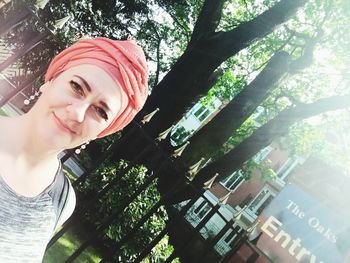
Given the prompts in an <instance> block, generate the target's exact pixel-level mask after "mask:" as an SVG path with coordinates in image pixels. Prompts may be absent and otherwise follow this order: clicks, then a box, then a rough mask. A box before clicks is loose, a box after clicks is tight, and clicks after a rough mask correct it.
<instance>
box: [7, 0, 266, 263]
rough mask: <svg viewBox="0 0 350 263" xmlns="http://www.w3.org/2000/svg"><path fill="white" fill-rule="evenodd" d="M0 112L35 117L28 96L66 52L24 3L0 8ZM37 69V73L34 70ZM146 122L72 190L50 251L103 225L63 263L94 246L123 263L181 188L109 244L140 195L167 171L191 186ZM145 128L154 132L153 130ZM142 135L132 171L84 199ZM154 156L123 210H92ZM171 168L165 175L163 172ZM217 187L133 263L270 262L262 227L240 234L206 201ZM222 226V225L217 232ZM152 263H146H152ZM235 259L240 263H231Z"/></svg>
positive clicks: (231, 218)
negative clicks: (257, 239)
mask: <svg viewBox="0 0 350 263" xmlns="http://www.w3.org/2000/svg"><path fill="white" fill-rule="evenodd" d="M0 8H1V9H0V14H2V15H1V17H0V21H1V22H0V36H1V39H0V96H1V97H0V98H1V100H0V107H1V109H3V110H4V111H6V112H7V114H9V115H15V114H23V113H25V112H26V111H28V110H29V109H30V107H26V106H25V105H24V104H23V100H24V99H25V98H27V97H28V96H30V94H31V93H32V91H33V89H35V86H38V85H39V84H40V81H41V80H42V76H43V74H44V73H45V70H46V69H47V66H48V61H50V58H52V57H53V56H54V55H55V53H57V52H58V51H59V50H60V49H62V48H63V47H64V45H62V44H61V43H59V41H58V39H57V38H56V37H55V34H54V33H53V32H52V31H51V30H50V29H49V28H48V27H47V26H46V25H45V24H44V23H43V22H42V21H41V19H40V18H39V17H38V16H37V14H36V11H35V9H34V8H32V7H28V5H27V4H25V3H24V2H22V1H8V0H7V1H0ZM31 63H32V64H33V65H35V66H32V65H31ZM143 125H144V123H143V122H136V121H134V122H132V123H131V124H130V126H129V127H128V129H125V131H124V132H123V134H122V135H121V137H120V138H118V139H115V140H114V141H112V142H111V144H110V145H109V146H108V147H107V150H105V151H103V152H101V154H100V155H99V158H98V159H97V160H94V161H92V163H91V165H90V166H89V167H88V168H84V173H83V174H82V175H80V176H79V177H78V178H77V179H76V180H75V181H74V182H73V186H74V187H75V190H76V193H77V197H78V199H77V208H76V210H75V212H74V214H73V215H72V217H71V218H70V219H69V220H68V221H67V222H66V223H65V224H64V225H63V227H62V228H61V229H60V230H59V231H58V232H57V233H56V234H55V236H54V237H53V238H52V240H51V241H50V243H49V244H48V247H47V249H48V250H49V249H51V248H52V247H53V246H54V245H55V244H56V243H57V242H59V240H60V238H62V236H64V234H66V233H67V232H68V231H70V230H71V229H73V228H75V227H76V226H77V225H81V224H82V222H84V221H86V215H87V214H89V215H90V217H92V218H93V217H94V216H95V217H96V216H98V217H99V219H100V224H99V225H98V226H96V225H93V224H92V227H91V226H90V228H89V230H88V236H87V238H86V239H85V240H83V241H82V242H81V243H79V245H78V246H77V247H76V249H75V250H74V252H72V253H71V254H70V255H68V257H66V258H62V262H73V261H74V262H82V261H81V260H80V259H79V258H80V256H81V255H82V254H83V253H84V251H86V249H87V248H88V247H90V246H92V247H94V246H96V243H100V247H99V248H98V249H99V251H100V254H101V255H100V258H101V259H100V262H120V261H122V260H121V259H120V257H119V253H120V249H121V248H122V247H123V246H125V244H127V243H130V242H131V243H132V242H133V239H134V238H135V235H136V233H137V232H138V231H139V230H140V229H141V228H142V227H143V225H144V224H145V223H146V222H147V221H148V220H149V219H150V218H152V217H153V216H154V215H155V214H156V213H157V211H159V209H164V206H165V204H166V203H167V200H169V198H170V197H171V196H172V194H173V190H174V189H176V187H177V184H175V185H174V186H173V187H172V189H170V190H169V191H168V192H167V193H163V194H162V195H161V196H160V197H159V198H158V199H157V200H156V201H154V203H153V204H152V205H151V206H150V207H149V208H148V210H146V211H144V213H143V215H142V216H141V217H140V218H139V219H138V221H137V222H134V223H133V225H132V227H130V228H129V229H128V230H127V231H126V233H124V234H123V235H122V236H120V237H119V238H118V239H115V240H110V239H108V238H107V237H106V230H107V229H108V228H109V227H110V226H111V224H118V220H119V218H120V215H122V214H123V213H124V211H125V209H126V208H127V207H128V206H129V205H130V204H131V203H132V202H134V201H135V200H136V199H137V198H138V197H139V196H140V194H142V193H143V192H145V191H146V190H147V189H148V188H149V186H150V185H152V184H154V183H155V182H156V181H157V180H158V178H160V177H163V176H166V175H167V174H166V173H165V172H164V171H165V170H166V169H167V170H168V171H169V170H171V171H172V172H173V173H177V174H178V177H179V182H178V184H180V183H181V182H183V180H184V178H186V179H185V180H187V183H188V184H189V185H191V180H190V179H188V178H187V177H186V176H187V171H184V170H183V169H181V168H180V167H179V166H178V165H177V161H176V158H175V157H174V155H171V154H169V153H167V152H166V151H165V150H164V149H163V148H162V143H161V141H159V140H157V139H154V138H151V137H150V136H149V135H148V134H147V133H146V132H145V131H144V129H143ZM147 125H151V122H150V123H148V124H147ZM135 133H138V134H142V135H143V136H144V138H145V141H146V142H147V146H146V147H145V148H144V149H143V150H142V151H141V152H140V153H139V154H138V155H137V156H134V158H133V160H131V161H130V163H129V164H128V165H127V166H126V167H124V168H122V169H119V170H118V171H117V172H116V174H115V176H114V177H113V178H112V179H111V180H110V181H109V182H108V183H106V184H105V185H104V186H103V187H102V188H101V189H99V191H97V192H94V193H88V194H87V193H84V192H82V191H83V190H82V189H84V184H86V182H87V180H88V178H89V176H91V174H92V173H94V172H96V171H97V170H98V169H99V168H100V167H101V165H102V164H103V163H104V162H105V161H106V160H108V158H109V157H110V156H111V155H112V154H113V152H114V151H116V150H120V147H121V145H122V143H125V142H127V141H128V140H130V138H132V136H133V134H135ZM150 151H152V153H154V152H155V153H156V154H155V155H154V156H153V158H154V162H153V163H152V162H151V164H150V163H149V165H148V168H149V170H151V171H149V172H148V173H147V175H146V176H145V180H144V181H143V182H142V184H141V185H140V186H139V187H138V188H137V189H136V190H135V191H133V192H132V193H130V195H128V196H125V198H122V199H118V200H115V202H118V209H115V210H113V211H111V212H110V213H108V214H99V211H98V209H97V208H96V206H94V205H93V204H96V202H97V201H98V200H101V198H103V197H104V196H106V194H108V193H109V192H110V191H111V190H112V189H113V186H115V185H116V184H118V183H120V182H121V180H122V179H123V177H124V176H125V175H126V174H127V173H128V172H130V170H131V169H132V168H133V167H134V166H135V165H136V164H138V162H139V161H140V160H143V159H144V157H145V156H147V155H148V154H149V152H150ZM73 155H74V152H73V151H68V152H66V153H65V154H64V156H63V157H62V159H61V161H62V162H63V163H64V162H65V161H66V160H68V159H70V158H71V157H72V156H73ZM165 168H166V169H165ZM210 186H211V183H210V182H207V183H206V184H205V185H204V186H203V188H200V189H198V188H195V187H193V189H194V191H195V193H196V194H195V196H194V197H193V198H192V199H191V200H187V201H184V202H182V203H179V204H176V205H173V206H167V207H166V211H167V213H168V218H167V220H166V223H165V224H164V225H163V227H162V228H161V229H160V230H159V229H158V230H157V231H155V233H153V235H152V237H148V239H149V240H150V242H148V243H147V244H146V245H145V246H142V247H139V248H138V253H137V254H136V256H135V255H134V257H132V258H130V259H129V260H128V262H174V260H176V259H177V260H178V262H208V263H209V262H223V263H224V262H271V261H270V260H269V259H268V258H267V257H266V256H265V255H264V254H263V253H262V252H261V251H260V250H259V249H258V248H257V247H256V246H255V245H254V244H253V243H252V242H251V241H249V240H248V239H249V235H250V234H251V233H252V231H254V229H255V227H256V224H255V225H253V226H252V227H250V228H244V227H242V224H241V223H240V216H241V214H242V212H243V211H235V210H234V209H233V210H232V209H231V210H232V211H231V212H227V210H225V211H226V212H223V209H224V208H225V206H227V205H226V204H225V203H226V201H225V200H227V198H220V199H216V200H214V201H213V199H211V198H209V197H208V189H209V188H210ZM217 222H220V223H219V224H218V223H217ZM166 236H169V237H170V240H171V241H172V242H171V243H174V249H173V250H172V251H171V253H169V255H168V256H167V258H162V259H158V261H152V260H150V259H149V258H148V256H149V255H150V254H152V253H153V251H154V249H155V247H156V246H157V245H158V244H159V242H160V241H161V240H162V239H163V238H164V237H166ZM243 247H244V248H245V250H248V251H249V253H248V256H246V257H245V258H244V257H243V256H240V253H239V251H240V250H241V249H242V248H243ZM147 258H148V259H147ZM233 258H235V261H232V260H233Z"/></svg>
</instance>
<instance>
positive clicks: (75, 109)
mask: <svg viewBox="0 0 350 263" xmlns="http://www.w3.org/2000/svg"><path fill="white" fill-rule="evenodd" d="M87 109H88V104H87V103H84V102H77V101H76V102H73V103H70V104H69V105H68V107H67V110H68V116H69V119H70V120H72V121H76V122H80V123H81V122H83V121H84V119H85V114H86V111H87Z"/></svg>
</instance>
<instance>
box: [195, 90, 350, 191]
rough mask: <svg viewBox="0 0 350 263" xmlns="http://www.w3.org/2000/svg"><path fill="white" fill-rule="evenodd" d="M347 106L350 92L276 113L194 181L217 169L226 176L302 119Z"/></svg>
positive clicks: (199, 184) (210, 175)
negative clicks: (275, 115)
mask: <svg viewBox="0 0 350 263" xmlns="http://www.w3.org/2000/svg"><path fill="white" fill-rule="evenodd" d="M348 107H350V95H345V96H333V97H330V98H324V99H320V100H318V101H316V102H314V103H310V104H302V105H300V106H296V107H293V108H289V109H286V110H283V111H282V112H281V113H280V114H278V116H277V117H275V118H274V119H273V120H271V121H269V122H268V123H266V124H265V125H263V126H261V127H260V128H258V129H257V130H256V131H255V132H254V133H253V134H252V135H251V136H250V137H249V138H247V139H246V140H244V141H243V142H242V143H240V144H239V145H238V146H237V147H235V148H234V149H233V150H231V151H230V152H229V153H227V154H225V155H224V156H223V157H221V158H220V159H219V160H217V161H216V162H213V163H211V164H209V165H208V166H206V167H204V168H203V169H202V170H200V172H199V174H198V175H197V176H196V178H195V180H194V183H195V184H196V185H197V186H199V187H202V186H203V183H204V182H206V181H207V180H209V179H210V178H211V177H212V176H213V175H214V174H215V173H219V176H218V177H217V179H216V181H220V180H222V179H224V178H225V177H226V176H228V175H229V174H231V173H232V172H233V171H236V170H237V169H239V168H241V167H242V165H243V163H244V162H246V161H247V160H249V159H250V158H252V157H253V156H254V154H256V153H257V152H258V151H259V150H260V149H262V148H264V147H266V146H268V145H270V144H271V142H272V141H273V140H275V139H277V138H278V137H281V136H283V135H285V134H286V133H287V132H288V129H289V127H290V126H292V125H293V124H294V123H295V122H297V121H299V120H302V119H305V118H309V117H312V116H314V115H317V114H320V113H323V112H327V111H332V110H337V109H344V108H348Z"/></svg>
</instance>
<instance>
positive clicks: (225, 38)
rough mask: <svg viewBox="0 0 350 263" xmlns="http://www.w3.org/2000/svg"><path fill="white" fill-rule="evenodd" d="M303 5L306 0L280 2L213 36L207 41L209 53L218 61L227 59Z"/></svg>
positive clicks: (268, 31)
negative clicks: (250, 18) (252, 17)
mask: <svg viewBox="0 0 350 263" xmlns="http://www.w3.org/2000/svg"><path fill="white" fill-rule="evenodd" d="M305 3H306V0H282V1H280V2H278V3H277V4H275V5H274V6H273V7H271V8H270V9H268V10H267V11H265V12H264V13H262V14H261V15H259V16H257V17H255V18H254V19H252V20H250V21H248V22H245V23H243V24H241V25H239V26H238V27H236V28H234V29H232V30H231V31H228V32H217V33H216V34H213V35H212V37H211V39H208V45H209V46H210V47H211V48H212V50H210V52H213V54H215V55H216V56H217V57H218V58H219V59H220V60H226V59H228V58H229V57H231V56H232V55H234V54H236V53H237V52H238V51H239V50H241V49H242V48H244V47H245V46H248V45H250V44H251V43H252V42H253V41H255V40H257V39H259V38H262V37H264V36H266V35H267V34H268V33H270V32H271V31H273V30H274V29H275V28H276V27H277V26H279V25H280V24H282V23H284V22H285V21H287V20H288V19H289V18H290V17H291V16H292V15H293V14H294V13H295V12H296V10H297V9H298V8H300V7H302V6H303V5H304V4H305ZM243 45H244V46H243ZM242 46H243V47H242Z"/></svg>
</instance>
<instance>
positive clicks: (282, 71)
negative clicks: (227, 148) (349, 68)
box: [180, 52, 291, 167]
mask: <svg viewBox="0 0 350 263" xmlns="http://www.w3.org/2000/svg"><path fill="white" fill-rule="evenodd" d="M290 62H291V57H290V55H289V54H288V53H286V52H278V53H277V54H275V55H274V56H273V57H272V58H271V60H270V62H269V63H268V64H267V66H266V67H265V68H264V70H263V71H262V72H261V73H260V74H259V75H258V76H257V77H256V78H255V79H254V80H253V81H252V82H251V83H250V84H249V85H247V86H246V87H245V88H244V89H243V90H242V91H241V92H240V93H239V94H238V95H236V96H235V97H234V98H233V100H232V101H231V102H230V103H229V104H228V105H227V106H226V107H225V108H224V109H222V110H221V111H220V113H219V114H218V115H216V116H215V117H214V118H213V119H212V120H211V121H210V122H209V123H208V124H207V125H205V126H204V127H203V128H202V129H200V130H199V131H198V132H197V133H195V134H194V135H193V136H192V137H191V139H190V140H189V141H190V144H189V145H188V146H187V147H186V149H185V151H184V152H183V154H182V155H181V160H180V161H181V163H182V165H183V166H184V167H188V166H189V165H192V164H193V163H195V162H197V161H198V160H199V159H200V158H201V157H204V158H205V159H209V158H210V156H211V155H212V154H213V152H215V151H216V150H218V149H220V147H221V146H222V145H223V144H224V143H225V142H226V141H227V140H228V138H229V137H230V136H231V135H232V133H234V132H235V130H236V129H238V128H239V127H240V126H241V124H242V123H243V122H244V121H245V120H246V119H247V118H248V117H249V116H250V115H251V114H252V113H253V112H254V110H255V109H256V108H257V107H258V106H259V105H260V104H261V103H262V102H263V101H264V100H265V99H266V98H267V96H268V94H269V92H271V91H272V90H274V88H275V87H277V85H276V84H277V83H278V81H279V80H281V79H282V78H283V77H284V76H285V75H286V73H287V72H288V65H289V64H290Z"/></svg>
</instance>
